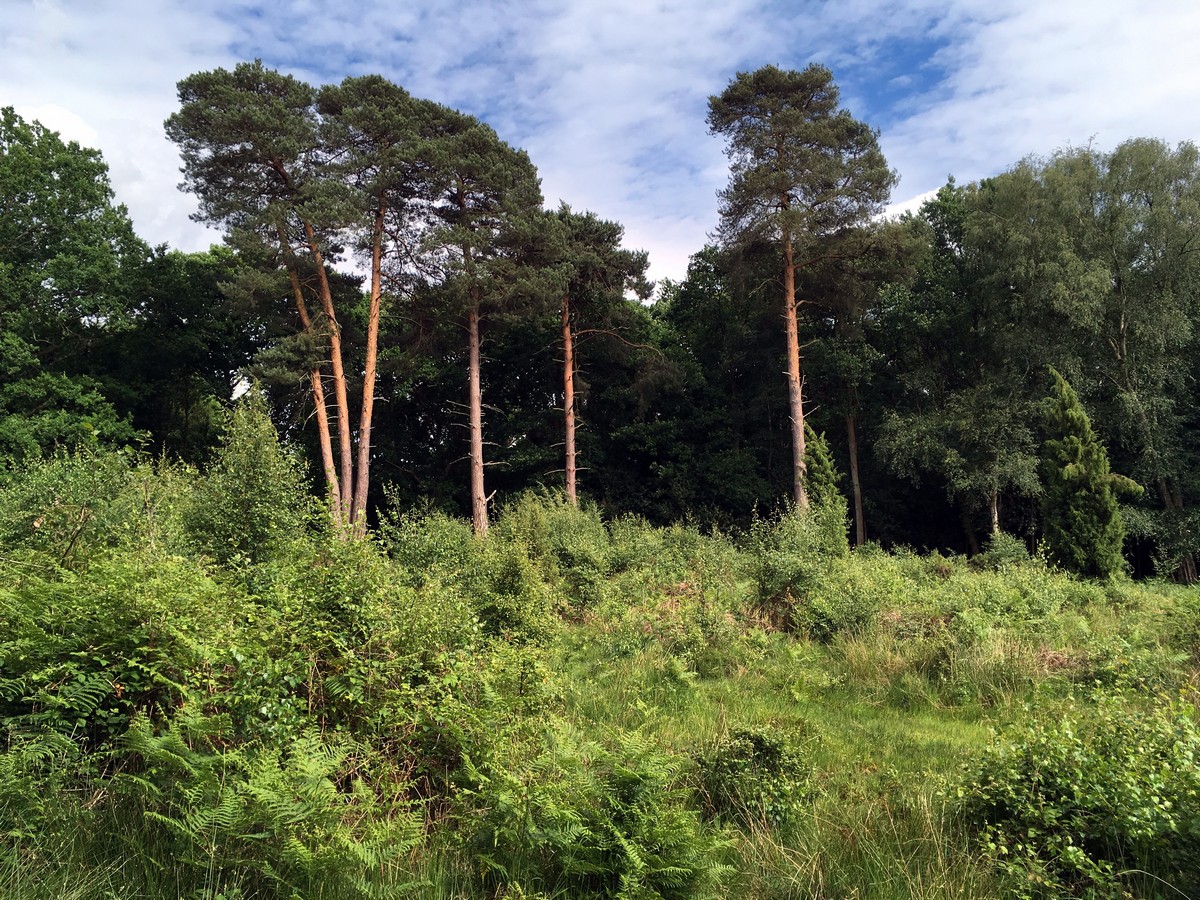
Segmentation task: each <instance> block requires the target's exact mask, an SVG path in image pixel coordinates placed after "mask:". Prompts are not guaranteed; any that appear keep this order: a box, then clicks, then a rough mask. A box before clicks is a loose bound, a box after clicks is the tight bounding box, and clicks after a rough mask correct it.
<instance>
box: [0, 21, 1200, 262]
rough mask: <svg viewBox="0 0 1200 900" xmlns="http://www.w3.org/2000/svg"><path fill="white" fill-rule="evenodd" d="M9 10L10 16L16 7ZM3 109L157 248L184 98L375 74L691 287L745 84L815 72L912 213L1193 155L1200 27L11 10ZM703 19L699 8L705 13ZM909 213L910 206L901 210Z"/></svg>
mask: <svg viewBox="0 0 1200 900" xmlns="http://www.w3.org/2000/svg"><path fill="white" fill-rule="evenodd" d="M10 5H12V4H10ZM15 7H16V8H15V9H10V10H9V11H8V12H9V14H8V16H6V24H7V27H8V30H7V31H6V32H5V33H4V34H2V35H0V105H12V106H15V107H16V108H17V110H18V112H20V113H21V114H22V115H24V116H26V117H27V118H37V119H39V120H41V121H42V122H43V124H46V125H47V126H48V127H51V128H54V129H56V130H59V131H61V132H62V133H63V135H64V137H67V138H70V139H75V140H78V141H79V142H80V143H82V144H86V145H89V146H95V147H98V148H99V149H100V150H101V151H102V152H103V153H104V156H105V159H106V160H107V161H108V163H109V167H110V170H111V176H112V182H113V186H114V189H115V191H116V194H117V198H118V200H120V201H121V202H123V203H125V204H126V205H127V206H128V207H129V209H130V212H131V215H132V216H133V219H134V224H135V226H136V227H137V229H138V231H139V233H140V234H141V235H142V236H143V237H144V238H146V239H147V240H149V241H151V242H152V243H159V242H166V243H169V244H170V245H172V246H175V247H179V248H181V249H185V250H195V249H201V248H203V247H205V246H207V245H208V244H209V243H211V242H213V241H214V240H218V239H219V235H217V234H216V233H215V232H212V231H207V230H206V229H204V228H203V227H202V226H200V225H197V224H196V223H194V222H191V221H189V219H188V214H189V213H190V212H192V211H193V210H194V209H195V204H194V202H193V201H192V200H191V198H190V197H188V196H187V195H185V194H182V193H180V192H179V191H178V190H177V189H176V184H177V183H178V181H179V180H180V176H179V173H178V168H179V160H178V156H177V154H176V152H175V148H174V147H173V146H172V145H170V144H169V143H168V142H167V141H166V139H165V137H164V136H163V131H162V122H163V120H164V119H165V118H166V117H167V116H168V115H170V114H171V113H172V112H173V111H174V110H175V108H176V99H175V83H176V82H177V81H178V80H179V79H180V78H183V77H184V76H186V75H188V74H191V73H192V72H196V71H201V70H204V69H209V68H214V67H216V66H225V67H230V66H232V65H234V64H236V63H237V62H239V61H242V60H247V59H254V58H261V59H262V60H263V61H264V62H265V63H266V64H267V65H269V66H273V67H276V68H279V69H281V70H284V71H288V72H291V73H292V74H295V75H297V76H298V77H302V78H305V79H306V80H309V81H311V82H313V83H327V82H334V81H339V80H341V79H342V78H343V77H345V76H347V75H359V74H364V73H368V72H379V73H381V74H383V75H385V76H387V77H389V78H391V79H393V80H394V81H396V82H397V83H399V84H401V85H402V86H404V87H405V88H406V89H407V90H409V91H410V92H411V93H413V94H415V95H417V96H422V97H427V98H429V99H433V100H437V101H439V102H442V103H446V104H448V105H450V106H454V107H457V108H459V109H462V110H464V111H466V112H470V113H472V114H474V115H477V116H479V117H480V118H483V119H484V120H486V121H487V122H489V123H490V124H491V125H493V126H494V127H495V128H496V130H497V131H498V132H499V134H500V136H501V137H502V138H504V139H505V140H507V141H508V142H509V143H511V144H514V145H516V146H520V147H523V148H525V149H527V150H528V151H529V153H530V156H531V157H532V159H533V161H534V163H535V164H536V165H537V166H538V168H539V171H540V173H541V175H542V181H543V190H544V193H545V195H546V200H547V203H548V205H551V206H555V205H557V203H558V202H559V201H560V200H561V201H565V202H567V203H569V204H570V205H571V206H572V207H574V208H576V209H590V210H593V211H595V212H596V213H598V214H599V215H602V216H604V217H606V218H611V219H615V220H617V221H619V222H621V223H622V224H624V226H625V228H626V237H627V243H628V245H629V246H631V247H636V248H642V249H646V250H648V251H649V252H650V258H651V266H652V271H651V274H652V275H653V276H654V277H671V278H680V277H682V276H683V275H684V273H685V271H686V266H687V259H688V256H689V255H690V254H691V253H694V252H695V251H696V250H698V249H700V247H701V246H703V244H704V243H705V241H706V240H707V236H708V234H709V233H710V232H712V231H713V230H714V229H715V227H716V216H717V212H716V208H717V206H716V191H717V190H719V189H720V188H721V187H722V186H724V184H725V181H726V176H727V173H726V168H725V160H724V156H723V153H722V146H721V144H720V142H719V141H718V140H717V139H715V138H713V137H711V136H709V135H708V134H707V130H706V126H705V115H706V111H707V98H708V97H709V95H711V94H714V93H718V92H720V91H721V90H723V89H724V87H725V85H726V84H727V83H728V82H729V80H730V79H731V78H732V77H733V76H734V74H735V73H736V72H738V71H744V70H748V69H753V68H756V67H757V66H759V65H763V64H766V63H775V64H777V65H780V66H783V67H787V68H802V67H803V66H805V65H807V64H808V63H810V62H822V63H824V64H826V65H828V66H829V67H830V68H831V69H832V70H833V72H834V76H835V78H836V79H837V82H838V84H839V85H840V86H841V88H842V99H843V102H844V103H845V104H846V105H847V106H848V107H849V108H850V110H851V111H852V112H853V113H854V114H855V115H856V116H857V117H859V118H861V119H864V120H866V121H868V122H870V123H871V124H872V125H874V126H875V127H877V128H879V129H880V140H881V143H882V145H883V149H884V151H885V153H886V154H887V156H888V159H889V161H890V163H891V164H892V165H893V166H894V167H895V168H896V169H897V170H898V171H899V173H900V175H901V183H900V186H899V189H898V190H897V191H896V194H895V197H894V199H895V201H896V203H897V204H898V205H909V206H911V205H912V201H913V200H914V198H918V197H920V196H921V195H924V194H925V193H927V192H928V191H931V190H934V189H936V188H937V187H938V186H939V185H940V184H942V183H943V182H944V181H945V178H946V176H947V175H950V174H954V175H955V176H956V177H957V178H958V179H959V180H960V181H968V180H973V179H977V178H980V177H985V176H988V175H991V174H995V173H996V172H999V171H1001V170H1003V169H1005V168H1007V167H1008V166H1010V165H1011V164H1013V163H1015V162H1016V161H1017V160H1019V159H1020V158H1022V157H1024V156H1026V155H1029V154H1040V155H1044V154H1047V153H1050V152H1052V151H1053V150H1055V149H1056V148H1059V147H1062V146H1065V145H1068V144H1074V145H1079V144H1084V143H1087V142H1088V141H1094V142H1095V143H1096V144H1097V146H1099V147H1112V146H1115V145H1116V144H1117V143H1118V142H1120V141H1121V140H1123V139H1125V138H1128V137H1133V136H1152V137H1161V138H1164V139H1166V140H1168V141H1170V142H1178V141H1183V140H1192V139H1198V138H1200V77H1198V76H1200V57H1198V55H1197V54H1196V53H1195V48H1196V47H1197V46H1200V8H1197V7H1195V6H1194V4H1191V3H1189V2H1186V0H1178V2H1176V0H1149V2H1143V3H1141V4H1138V5H1137V8H1136V9H1135V8H1133V6H1132V5H1131V4H1129V3H1127V2H1124V0H1059V2H1057V3H1053V4H1047V3H1043V2H1035V0H988V2H983V0H907V2H900V3H897V2H886V0H840V2H839V0H828V2H807V3H806V2H797V0H726V2H725V3H723V4H715V3H714V4H706V5H703V6H701V5H699V4H695V3H684V2H682V0H656V2H645V0H609V2H604V3H595V2H570V0H531V2H519V0H472V2H464V3H459V4H454V5H453V7H451V6H450V5H448V4H439V3H435V2H433V0H413V2H409V3H405V4H401V3H398V2H390V0H364V2H363V3H360V4H355V5H353V6H345V7H343V8H340V9H334V8H332V7H331V6H330V5H329V4H318V3H315V2H310V0H290V2H282V3H270V4H267V3H265V2H251V0H213V2H209V3H204V4H197V3H185V2H183V0H144V2H140V3H137V4H131V3H128V2H127V0H16V3H15ZM697 7H699V8H697ZM906 202H907V203H906Z"/></svg>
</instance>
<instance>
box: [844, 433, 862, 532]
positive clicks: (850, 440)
mask: <svg viewBox="0 0 1200 900" xmlns="http://www.w3.org/2000/svg"><path fill="white" fill-rule="evenodd" d="M846 442H847V444H848V445H849V448H850V487H851V490H852V491H853V493H854V546H855V547H861V546H862V545H863V544H865V543H866V542H867V521H866V519H865V518H864V516H863V496H862V482H860V481H859V480H858V419H857V417H856V416H855V415H854V414H853V413H851V414H850V415H848V416H846Z"/></svg>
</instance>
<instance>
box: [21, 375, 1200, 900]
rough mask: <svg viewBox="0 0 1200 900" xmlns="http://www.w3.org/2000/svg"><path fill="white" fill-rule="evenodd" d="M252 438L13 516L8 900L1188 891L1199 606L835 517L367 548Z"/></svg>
mask: <svg viewBox="0 0 1200 900" xmlns="http://www.w3.org/2000/svg"><path fill="white" fill-rule="evenodd" d="M223 435H224V437H223V438H222V443H221V444H220V446H219V447H218V448H217V450H216V452H215V455H214V459H213V462H212V465H211V466H210V467H209V469H208V471H207V472H206V473H204V474H200V473H197V472H196V471H194V470H191V469H188V468H183V467H179V466H177V465H175V464H170V463H165V462H160V463H159V464H157V465H152V464H151V463H150V462H149V461H148V460H146V459H144V458H141V457H139V456H138V455H137V454H134V453H130V452H119V453H110V452H98V451H80V452H77V453H72V454H59V455H57V456H55V457H53V458H50V459H47V460H44V461H42V462H39V463H34V464H30V465H29V466H28V467H27V468H26V469H25V471H24V473H23V474H24V477H23V478H22V479H20V480H16V481H10V482H9V483H8V484H7V485H6V486H5V487H4V488H3V490H2V491H0V512H2V513H3V516H2V519H0V521H3V522H5V523H6V525H5V529H4V531H3V533H2V534H0V574H2V576H3V577H2V579H0V584H3V588H0V634H3V635H4V638H3V640H2V641H0V727H2V728H3V732H4V735H3V745H2V749H0V772H2V773H3V775H4V779H3V787H2V788H0V833H2V834H3V838H2V839H0V891H2V892H3V893H5V895H6V896H16V897H51V896H61V895H63V894H70V895H73V896H81V897H102V896H106V895H111V894H112V893H113V892H116V893H118V894H122V895H128V894H129V893H131V892H134V893H137V894H140V895H144V896H202V897H213V898H215V897H219V896H224V897H239V896H240V897H247V898H248V897H263V898H265V897H293V896H302V897H322V896H326V897H349V896H378V895H389V894H395V895H414V896H431V897H432V896H445V895H447V894H450V895H453V896H480V897H483V896H531V895H534V896H536V895H541V896H563V897H565V896H572V897H579V896H595V897H672V896H675V897H702V896H731V895H736V896H742V895H746V896H761V895H763V894H776V893H780V892H785V893H786V892H788V891H790V890H792V889H793V888H797V887H798V886H800V887H799V889H800V890H801V892H815V893H829V892H834V893H837V892H840V891H841V890H849V889H850V888H851V887H859V886H862V885H865V884H868V883H872V879H874V878H876V877H881V878H882V880H880V881H878V883H877V888H878V889H877V891H875V892H873V893H872V892H868V895H869V896H891V895H893V894H894V893H895V892H897V891H899V892H903V893H909V894H916V895H920V896H945V895H951V894H958V893H962V892H966V893H971V894H972V895H975V896H979V895H981V894H1001V893H1004V892H1006V891H1008V890H1010V889H1011V887H1012V885H1019V886H1023V887H1021V888H1020V890H1021V891H1023V892H1025V893H1039V892H1040V894H1042V895H1056V894H1057V895H1061V894H1062V893H1065V892H1072V891H1080V892H1086V891H1089V890H1093V891H1095V890H1103V891H1107V890H1112V891H1119V890H1130V889H1132V890H1135V891H1140V890H1142V887H1143V886H1144V885H1146V884H1150V883H1151V881H1153V879H1163V880H1165V881H1167V882H1169V883H1171V884H1174V885H1177V886H1179V887H1180V888H1181V889H1186V888H1185V885H1187V884H1188V882H1187V878H1188V877H1189V876H1188V873H1189V872H1194V871H1195V868H1194V861H1195V857H1196V855H1197V853H1200V850H1198V849H1197V846H1196V840H1195V834H1194V829H1193V826H1192V825H1191V824H1188V823H1190V822H1191V819H1192V818H1194V814H1195V811H1194V810H1192V807H1191V805H1189V804H1192V805H1194V796H1193V795H1194V793H1195V786H1194V785H1193V784H1192V781H1194V777H1193V776H1194V775H1195V767H1194V763H1193V762H1189V760H1190V759H1191V756H1189V754H1191V753H1192V752H1193V750H1191V749H1189V747H1191V744H1193V743H1194V742H1195V741H1194V738H1195V735H1194V734H1193V733H1192V732H1193V731H1194V728H1192V725H1193V724H1194V721H1193V720H1194V716H1195V703H1196V698H1195V696H1194V693H1193V690H1192V688H1191V687H1189V684H1190V679H1191V678H1192V677H1193V675H1194V665H1195V660H1196V659H1198V658H1200V642H1198V639H1197V635H1200V603H1198V602H1197V600H1196V597H1195V593H1194V590H1185V589H1175V590H1171V589H1169V588H1168V587H1167V586H1165V585H1159V586H1157V587H1154V588H1143V587H1137V586H1135V585H1133V584H1132V583H1130V582H1127V581H1126V582H1122V581H1112V582H1108V583H1106V584H1103V585H1102V584H1101V583H1089V582H1084V581H1079V580H1076V579H1075V578H1073V577H1070V576H1066V575H1063V574H1060V573H1057V572H1055V571H1054V570H1053V569H1051V568H1049V567H1048V566H1047V564H1046V563H1045V562H1042V561H1039V560H1036V559H1034V560H1031V559H1029V558H1028V556H1027V555H1026V554H1024V553H1023V552H1014V551H1013V550H1012V549H1011V548H1006V547H1005V546H1003V542H995V543H994V545H993V546H992V548H991V549H990V550H989V552H988V554H985V555H981V556H980V557H978V558H977V559H976V560H975V561H973V562H972V563H971V564H968V563H967V562H965V561H964V560H962V559H961V558H946V557H940V556H936V555H935V556H933V557H927V558H922V557H918V556H915V555H911V554H909V555H905V554H896V555H889V554H885V553H883V552H881V551H879V550H878V549H871V548H862V549H860V550H858V551H855V552H851V550H850V549H849V546H848V543H847V538H846V532H845V527H844V524H845V515H846V505H845V502H844V501H841V500H840V499H838V498H833V499H832V500H829V501H820V502H818V503H816V504H815V505H814V506H813V507H811V508H810V510H809V511H807V512H805V511H799V510H792V511H785V512H784V513H782V514H780V515H777V516H773V517H763V518H759V519H758V520H756V521H755V523H754V525H753V527H752V528H751V529H750V531H749V532H747V533H746V534H745V535H744V536H742V537H740V538H739V539H737V540H731V539H730V538H728V537H724V536H721V535H711V536H705V535H702V534H701V533H699V532H698V531H696V530H694V529H692V528H685V527H682V526H675V527H672V528H669V529H660V528H655V527H653V526H651V525H648V524H647V523H645V522H644V521H642V520H638V519H634V518H628V517H627V518H621V519H616V520H606V519H605V518H604V517H602V516H601V514H600V513H599V512H598V510H597V509H596V508H595V507H591V506H588V505H584V506H583V507H582V508H577V507H576V506H574V505H572V504H571V503H569V502H568V501H567V500H566V499H565V498H563V497H561V496H558V495H554V494H541V495H535V494H527V495H524V496H522V497H521V498H520V499H519V500H517V501H516V502H514V503H512V504H510V505H508V506H507V507H506V508H505V509H504V510H503V511H502V513H501V515H500V517H499V519H498V522H497V524H496V527H494V528H493V529H492V530H491V532H490V533H489V535H488V536H487V538H486V539H480V538H477V537H475V536H473V534H472V529H471V528H470V525H469V524H468V523H467V522H465V521H463V520H459V519H454V518H451V517H448V516H446V515H445V514H443V513H440V512H437V511H434V510H430V509H426V510H424V511H421V510H415V511H414V510H401V509H396V510H394V511H392V512H390V513H388V514H387V516H385V520H384V522H383V524H382V526H381V528H380V529H379V532H378V537H377V539H375V538H373V539H370V540H364V541H344V540H342V539H340V538H339V534H338V531H337V529H336V528H334V527H333V526H331V525H330V523H329V521H328V518H327V517H326V516H325V515H324V513H323V511H322V508H321V506H320V504H318V503H314V501H313V499H312V498H311V497H310V495H309V494H308V491H307V489H306V485H305V483H304V480H303V475H302V470H301V469H300V468H299V467H298V466H297V465H296V460H295V457H294V455H293V454H292V453H291V451H290V450H288V449H287V448H286V447H285V446H284V445H282V444H280V442H279V440H278V438H277V437H276V435H275V433H274V431H273V430H272V429H271V427H270V424H269V421H268V419H267V417H266V410H265V406H264V405H263V403H262V400H261V398H257V397H255V396H251V397H249V398H247V399H246V400H244V401H243V402H242V403H241V404H240V405H239V406H238V407H237V408H236V409H235V410H234V411H233V412H232V413H231V414H230V415H229V416H228V417H227V418H226V419H225V422H224V425H223ZM214 510H225V511H227V513H228V516H214V515H213V511H214ZM229 522H236V523H237V525H236V527H234V528H231V527H229V524H228V523H229ZM1081 697H1083V698H1087V705H1086V706H1085V707H1081V706H1080V702H1079V698H1081ZM1023 701H1024V702H1036V704H1037V706H1038V708H1039V710H1040V711H1041V712H1040V713H1039V716H1038V717H1037V718H1035V719H1029V718H1028V716H1027V715H1026V714H1024V713H1022V712H1020V711H1019V706H1018V704H1019V703H1021V702H1023ZM1080 709H1084V710H1085V712H1086V715H1085V714H1084V713H1081V712H1080V711H1079V710H1080ZM1063 710H1066V711H1067V712H1065V713H1064V712H1063ZM1010 711H1013V712H1016V713H1017V721H1016V725H1015V726H1013V727H1011V728H1007V729H1006V730H1005V731H1004V733H1003V736H1002V737H1001V738H1000V739H998V740H997V742H996V743H995V744H994V745H993V747H992V749H987V750H985V749H984V745H985V740H984V735H983V733H982V729H981V726H980V720H981V719H982V718H988V719H991V720H992V721H994V722H996V723H997V724H1000V725H1003V723H1004V722H1005V721H1007V720H1008V718H1009V716H1010ZM897 716H900V717H902V718H896V717H897ZM872 729H877V730H878V729H890V730H878V731H872ZM896 729H899V730H900V731H899V732H897V733H895V734H893V732H892V730H896ZM1189 729H1191V730H1189ZM872 735H873V736H872ZM904 735H906V736H904ZM922 735H924V736H922ZM1189 742H1190V743H1189ZM1193 749H1194V748H1193ZM864 754H866V756H864ZM970 758H974V759H976V760H977V762H976V763H974V764H972V765H971V767H970V768H969V771H968V774H967V776H966V777H965V778H964V776H963V775H960V774H958V771H957V768H958V766H959V763H960V761H962V760H964V759H970ZM1060 758H1061V759H1062V760H1063V763H1062V764H1061V765H1059V764H1057V763H1053V760H1056V759H1060ZM868 760H875V761H874V762H868ZM1048 760H1049V761H1050V762H1051V763H1053V764H1048V763H1047V761H1048ZM1067 762H1069V763H1070V765H1069V766H1068V765H1067ZM881 767H882V768H881ZM895 767H900V768H899V769H896V768H895ZM901 770H902V771H904V772H906V773H907V774H906V775H905V776H903V777H901V775H900V774H899V771H901ZM889 772H890V773H892V774H887V773H889ZM1189 779H1191V780H1189ZM939 791H940V794H939ZM958 797H961V798H962V800H961V802H960V801H959V800H958V799H956V798H958ZM1136 798H1141V800H1138V803H1143V801H1144V804H1143V805H1142V806H1139V805H1137V803H1135V802H1134V800H1135V799H1136ZM904 810H907V812H905V811H904ZM922 810H923V811H922ZM881 815H884V816H885V818H880V816H881ZM888 817H890V818H888ZM897 817H899V818H897ZM901 823H903V824H901ZM846 829H849V830H850V832H851V833H854V834H857V835H859V839H861V841H862V842H863V844H862V846H861V847H859V848H857V849H856V847H855V846H854V845H852V844H847V843H846V841H845V838H844V834H845V833H846ZM898 829H899V830H898ZM1114 829H1116V830H1114ZM1122 829H1124V830H1122ZM1035 838H1036V839H1035ZM868 847H871V848H873V849H871V850H870V852H869V853H867V854H866V855H864V853H865V852H866V850H867V848H868ZM914 847H917V848H920V849H918V850H917V851H915V852H914V849H913V848H914ZM798 859H802V860H806V862H804V864H803V867H802V868H800V869H797V868H796V865H795V860H798ZM991 860H994V861H995V863H994V864H993V863H992V862H991ZM876 870H878V872H880V873H883V872H887V873H890V874H888V875H887V876H886V877H883V876H876V875H872V874H871V873H872V872H874V871H876ZM1031 873H1032V874H1031ZM1131 873H1132V874H1131ZM1145 873H1149V875H1146V874H1145ZM1009 878H1011V879H1014V880H1013V881H1012V882H1011V884H1009V882H1008V881H1006V879H1009ZM1145 878H1150V879H1151V881H1144V880H1143V879H1145ZM889 879H890V880H889ZM896 879H904V881H899V882H898V881H896ZM927 879H931V880H930V881H928V883H927ZM789 884H791V885H792V886H793V887H792V888H789V887H787V885H789ZM902 884H907V888H903V887H901V885H902ZM922 884H925V885H926V886H925V887H921V885H922ZM935 884H938V885H943V888H939V889H934V888H933V887H932V885H935ZM888 885H890V887H889V886H888ZM1006 885H1008V886H1007V887H1006ZM839 886H840V887H839ZM1151 893H1152V891H1151Z"/></svg>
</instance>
